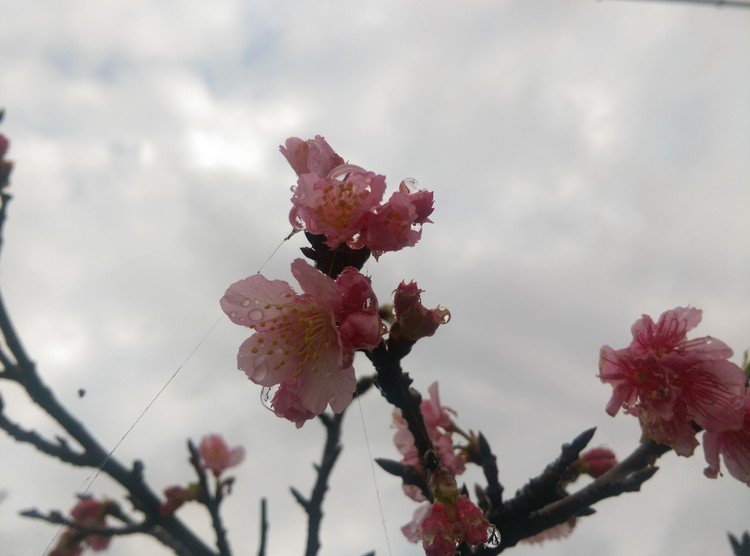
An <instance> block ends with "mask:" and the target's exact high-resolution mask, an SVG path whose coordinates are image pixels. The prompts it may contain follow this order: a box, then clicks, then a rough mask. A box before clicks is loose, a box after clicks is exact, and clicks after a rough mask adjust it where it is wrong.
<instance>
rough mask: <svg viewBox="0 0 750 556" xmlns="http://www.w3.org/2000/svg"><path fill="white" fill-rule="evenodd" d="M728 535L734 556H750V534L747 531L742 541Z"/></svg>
mask: <svg viewBox="0 0 750 556" xmlns="http://www.w3.org/2000/svg"><path fill="white" fill-rule="evenodd" d="M728 535H729V544H731V545H732V551H733V552H734V556H750V533H748V532H747V531H745V532H744V533H743V535H742V538H741V539H738V538H737V537H735V536H734V535H733V534H732V533H728Z"/></svg>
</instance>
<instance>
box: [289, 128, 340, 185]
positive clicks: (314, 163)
mask: <svg viewBox="0 0 750 556" xmlns="http://www.w3.org/2000/svg"><path fill="white" fill-rule="evenodd" d="M279 149H280V150H281V154H283V155H284V157H285V158H286V159H287V161H288V162H289V164H290V165H291V167H292V169H293V170H294V171H295V173H296V174H297V175H298V176H300V175H302V174H315V175H316V176H318V177H320V178H324V177H325V176H326V175H328V173H329V172H330V171H331V170H333V169H334V168H335V167H336V166H340V165H342V164H344V159H343V158H341V157H340V156H339V155H337V154H336V153H335V152H334V151H333V149H332V148H331V146H330V145H329V144H328V143H327V142H326V140H325V139H324V138H323V137H321V136H320V135H316V136H315V139H308V140H307V141H303V140H302V139H298V138H297V137H290V138H289V139H287V140H286V142H285V143H284V145H283V146H281V147H279Z"/></svg>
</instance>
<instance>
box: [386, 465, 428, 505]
mask: <svg viewBox="0 0 750 556" xmlns="http://www.w3.org/2000/svg"><path fill="white" fill-rule="evenodd" d="M375 463H377V464H378V465H379V466H380V467H381V468H382V469H383V471H385V472H386V473H390V474H391V475H394V476H395V477H400V478H401V480H402V481H403V482H404V484H405V485H413V486H415V487H417V488H419V490H421V491H422V494H423V495H424V496H425V498H426V499H427V500H432V493H431V492H430V489H429V488H428V487H427V483H426V482H425V477H424V474H423V473H422V472H420V471H419V470H417V469H415V468H414V467H412V466H411V465H404V464H403V463H400V462H398V461H394V460H392V459H386V458H375Z"/></svg>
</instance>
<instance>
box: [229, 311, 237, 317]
mask: <svg viewBox="0 0 750 556" xmlns="http://www.w3.org/2000/svg"><path fill="white" fill-rule="evenodd" d="M229 316H230V317H231V318H234V317H236V316H237V313H235V312H234V311H232V312H231V313H229Z"/></svg>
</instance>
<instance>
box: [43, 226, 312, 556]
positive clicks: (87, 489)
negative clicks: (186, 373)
mask: <svg viewBox="0 0 750 556" xmlns="http://www.w3.org/2000/svg"><path fill="white" fill-rule="evenodd" d="M296 232H297V230H292V232H291V233H290V234H289V235H287V236H286V237H285V238H284V239H282V240H281V241H280V242H279V244H278V245H277V246H276V248H275V249H274V250H273V251H272V252H271V254H270V255H269V256H268V258H267V259H266V260H265V262H264V263H263V264H262V265H261V266H260V268H259V269H258V271H257V272H256V274H260V272H261V271H262V270H263V268H265V266H266V265H267V264H268V263H269V261H270V260H271V259H272V258H273V256H274V255H276V253H277V252H278V250H279V249H280V248H281V246H282V245H283V244H284V242H286V241H287V240H289V239H290V238H291V237H292V236H293V235H294V234H295V233H296ZM223 318H224V315H221V316H219V318H218V319H216V322H214V323H213V325H211V327H210V328H209V329H208V332H206V333H205V334H204V335H203V337H202V338H201V339H200V341H199V342H198V343H197V344H196V346H195V347H194V348H193V349H192V351H191V352H190V353H189V354H188V356H187V357H186V358H185V360H184V361H183V362H182V363H180V365H179V366H178V367H177V369H176V370H175V371H174V372H173V373H172V375H171V376H170V377H169V378H168V379H167V381H166V382H165V383H164V384H163V385H162V387H161V388H160V389H159V391H158V392H157V393H156V395H155V396H154V397H153V398H152V399H151V401H150V402H148V404H147V405H146V407H145V408H143V410H142V411H141V412H140V414H139V415H138V417H136V419H135V421H133V424H132V425H130V427H129V428H128V429H127V430H126V431H125V434H123V435H122V437H121V438H120V440H118V441H117V443H116V444H115V445H114V447H113V448H112V449H111V450H110V451H109V452H108V453H107V455H106V457H105V458H104V459H103V460H102V462H101V463H100V464H99V467H97V469H96V471H95V472H94V473H93V474H89V476H88V477H86V478H85V479H84V480H83V482H82V483H81V484H80V485H79V486H78V488H77V489H76V491H80V489H81V488H82V487H84V485H85V488H84V490H83V492H81V493H80V496H86V495H87V494H88V493H89V492H90V491H91V488H92V487H93V485H94V482H95V481H96V480H97V479H98V478H99V475H101V472H102V470H103V469H104V466H105V465H107V462H108V461H109V460H111V459H112V456H113V455H114V453H115V450H117V448H119V447H120V445H121V444H122V443H123V442H124V441H125V439H126V438H127V437H128V436H129V435H130V433H131V432H132V431H133V429H134V428H135V427H136V425H138V423H139V422H140V421H141V419H143V417H144V416H145V415H146V412H148V410H149V409H151V406H152V405H154V403H155V402H156V400H157V399H158V398H159V396H161V395H162V394H163V393H164V390H166V389H167V386H169V385H170V384H171V382H172V381H173V380H174V379H175V377H176V376H177V374H178V373H179V372H180V371H181V370H182V368H183V367H184V366H185V365H186V364H187V362H188V361H190V359H191V358H192V357H193V355H195V352H196V351H198V348H200V347H201V346H202V345H203V343H204V342H205V341H206V340H207V339H208V337H209V336H210V335H211V333H212V332H213V331H214V329H215V328H216V327H217V326H218V325H219V323H220V322H221V320H222V319H223ZM87 483H88V484H87ZM70 516H71V513H70V512H68V514H67V516H66V517H68V518H69V517H70ZM64 528H65V524H63V523H61V524H60V526H59V527H58V528H57V530H56V531H55V535H54V536H53V537H52V539H51V540H50V541H49V543H48V544H47V546H46V547H45V549H44V554H46V553H47V552H49V550H50V548H51V547H52V545H53V544H54V543H55V541H57V539H58V538H59V537H60V534H61V533H62V530H63V529H64ZM41 534H42V529H40V530H39V533H38V534H37V535H36V536H35V537H34V539H33V540H32V543H33V542H36V540H37V539H38V538H39V537H40V536H41Z"/></svg>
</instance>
